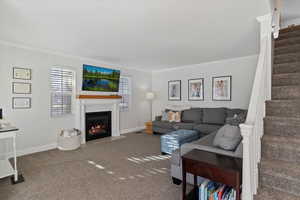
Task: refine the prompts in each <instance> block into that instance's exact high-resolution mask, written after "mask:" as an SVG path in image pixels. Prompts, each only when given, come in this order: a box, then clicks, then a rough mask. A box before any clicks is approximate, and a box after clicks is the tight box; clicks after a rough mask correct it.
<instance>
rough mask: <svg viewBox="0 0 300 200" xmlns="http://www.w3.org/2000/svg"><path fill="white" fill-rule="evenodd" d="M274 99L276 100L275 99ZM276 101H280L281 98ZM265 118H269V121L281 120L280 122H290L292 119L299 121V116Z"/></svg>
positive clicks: (267, 118) (266, 118)
mask: <svg viewBox="0 0 300 200" xmlns="http://www.w3.org/2000/svg"><path fill="white" fill-rule="evenodd" d="M272 101H273V100H272ZM275 101H277V100H275ZM278 101H282V100H278ZM284 101H285V100H284ZM265 120H270V121H271V120H274V121H282V122H291V121H294V122H298V123H300V118H297V117H280V116H266V117H265ZM299 125H300V124H299Z"/></svg>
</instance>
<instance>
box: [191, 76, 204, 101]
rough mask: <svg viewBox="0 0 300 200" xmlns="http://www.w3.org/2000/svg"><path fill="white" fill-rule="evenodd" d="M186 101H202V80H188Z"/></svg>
mask: <svg viewBox="0 0 300 200" xmlns="http://www.w3.org/2000/svg"><path fill="white" fill-rule="evenodd" d="M188 97H189V98H188V99H189V101H203V100H204V79H203V78H199V79H189V80H188Z"/></svg>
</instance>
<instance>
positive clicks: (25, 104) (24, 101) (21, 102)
mask: <svg viewBox="0 0 300 200" xmlns="http://www.w3.org/2000/svg"><path fill="white" fill-rule="evenodd" d="M12 108H13V109H29V108H31V98H29V97H13V98H12Z"/></svg>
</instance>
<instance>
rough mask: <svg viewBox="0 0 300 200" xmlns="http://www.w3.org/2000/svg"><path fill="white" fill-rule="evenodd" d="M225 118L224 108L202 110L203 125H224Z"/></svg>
mask: <svg viewBox="0 0 300 200" xmlns="http://www.w3.org/2000/svg"><path fill="white" fill-rule="evenodd" d="M225 117H226V110H225V108H203V123H204V124H222V125H223V124H224V123H225Z"/></svg>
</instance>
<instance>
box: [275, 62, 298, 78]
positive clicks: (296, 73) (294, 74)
mask: <svg viewBox="0 0 300 200" xmlns="http://www.w3.org/2000/svg"><path fill="white" fill-rule="evenodd" d="M299 64H300V63H299ZM272 76H273V77H276V78H277V77H278V78H279V77H282V76H300V72H295V73H291V72H286V73H277V74H273V75H272Z"/></svg>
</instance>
